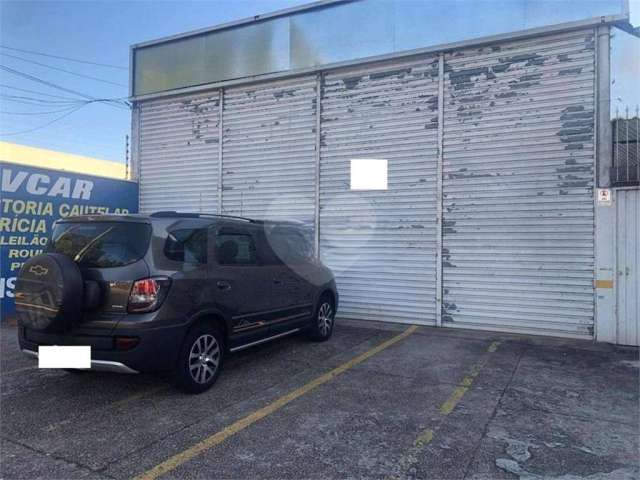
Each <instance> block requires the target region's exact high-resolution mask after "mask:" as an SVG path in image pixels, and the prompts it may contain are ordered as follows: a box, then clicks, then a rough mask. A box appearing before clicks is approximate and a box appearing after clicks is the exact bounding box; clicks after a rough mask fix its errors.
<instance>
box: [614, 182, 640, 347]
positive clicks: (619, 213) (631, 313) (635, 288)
mask: <svg viewBox="0 0 640 480" xmlns="http://www.w3.org/2000/svg"><path fill="white" fill-rule="evenodd" d="M615 203H616V225H617V226H616V272H617V275H616V280H617V281H614V288H615V295H616V317H617V335H616V337H617V341H616V343H619V344H621V345H640V280H638V271H639V270H640V251H639V250H640V189H637V188H635V189H629V190H627V189H623V190H618V191H616V202H615Z"/></svg>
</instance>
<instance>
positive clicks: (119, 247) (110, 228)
mask: <svg viewBox="0 0 640 480" xmlns="http://www.w3.org/2000/svg"><path fill="white" fill-rule="evenodd" d="M150 237H151V226H149V225H146V224H144V223H133V222H131V223H130V222H126V223H125V222H77V223H66V222H65V223H59V224H57V225H56V226H55V227H54V229H53V232H52V234H51V241H50V242H49V246H48V248H47V250H48V251H49V252H55V253H62V254H64V255H66V256H68V257H70V258H71V259H73V260H74V261H75V262H76V263H78V265H81V266H83V267H98V268H107V267H121V266H123V265H128V264H130V263H133V262H135V261H137V260H140V259H141V258H142V257H143V256H144V254H145V252H146V251H147V248H148V246H149V238H150Z"/></svg>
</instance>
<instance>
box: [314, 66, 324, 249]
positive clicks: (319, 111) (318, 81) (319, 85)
mask: <svg viewBox="0 0 640 480" xmlns="http://www.w3.org/2000/svg"><path fill="white" fill-rule="evenodd" d="M321 126H322V73H318V76H317V77H316V151H315V156H316V157H315V161H316V185H315V187H316V190H315V211H314V217H315V218H314V223H315V229H314V230H315V232H314V235H315V237H314V243H315V245H314V246H315V253H316V258H317V259H320V147H321V145H322V143H321V136H320V128H321Z"/></svg>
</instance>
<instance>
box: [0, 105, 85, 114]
mask: <svg viewBox="0 0 640 480" xmlns="http://www.w3.org/2000/svg"><path fill="white" fill-rule="evenodd" d="M73 108H75V107H66V108H60V109H58V110H49V111H46V112H8V111H6V110H0V113H1V114H3V115H28V116H34V115H51V114H54V113H61V112H67V111H69V110H71V109H73Z"/></svg>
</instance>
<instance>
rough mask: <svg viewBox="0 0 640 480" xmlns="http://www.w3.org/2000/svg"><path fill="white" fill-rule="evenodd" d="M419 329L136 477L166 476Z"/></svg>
mask: <svg viewBox="0 0 640 480" xmlns="http://www.w3.org/2000/svg"><path fill="white" fill-rule="evenodd" d="M417 328H418V327H415V326H413V327H409V328H407V329H406V330H405V331H404V332H402V333H401V334H400V335H396V336H395V337H393V338H391V339H389V340H387V341H384V342H382V343H381V344H379V345H378V346H376V347H373V348H372V349H371V350H367V351H366V352H364V353H362V354H360V355H358V356H357V357H354V358H352V359H351V360H349V361H348V362H346V363H343V364H342V365H340V366H339V367H336V368H334V369H333V370H331V371H329V372H327V373H325V374H323V375H320V376H319V377H317V378H316V379H314V380H312V381H310V382H309V383H307V384H306V385H303V386H302V387H300V388H296V389H295V390H293V391H291V392H289V393H287V394H286V395H283V396H282V397H280V398H278V399H277V400H275V401H273V402H272V403H270V404H269V405H267V406H265V407H262V408H261V409H259V410H256V411H254V412H253V413H251V414H249V415H247V416H246V417H244V418H242V419H240V420H238V421H237V422H234V423H232V424H231V425H229V426H228V427H226V428H225V429H224V430H221V431H219V432H218V433H216V434H214V435H211V436H210V437H207V438H205V439H204V440H202V441H200V442H198V443H196V444H195V445H193V446H191V447H189V448H187V449H186V450H184V451H182V452H180V453H178V454H176V455H174V456H172V457H170V458H168V459H167V460H165V461H164V462H162V463H160V464H158V465H156V466H155V467H153V468H151V469H150V470H147V471H146V472H144V473H141V474H140V475H138V476H137V477H135V479H134V480H153V479H156V478H158V477H160V476H161V475H164V474H165V473H168V472H170V471H172V470H175V469H176V468H177V467H179V466H180V465H182V464H183V463H185V462H188V461H189V460H191V459H193V458H195V457H197V456H198V455H200V454H201V453H203V452H204V451H206V450H209V449H210V448H213V447H215V446H216V445H219V444H221V443H222V442H224V441H225V440H226V439H227V438H229V437H231V436H233V435H235V434H236V433H238V432H240V431H242V430H244V429H245V428H247V427H249V426H250V425H252V424H254V423H256V422H257V421H259V420H261V419H263V418H265V417H267V416H268V415H271V414H272V413H274V412H276V411H278V410H280V409H281V408H282V407H284V406H285V405H287V404H288V403H290V402H292V401H293V400H295V399H297V398H299V397H301V396H302V395H304V394H306V393H309V392H310V391H311V390H313V389H314V388H317V387H319V386H320V385H323V384H325V383H327V382H329V381H331V380H333V379H334V378H335V377H337V376H338V375H340V374H342V373H344V372H346V371H347V370H349V369H350V368H352V367H355V366H356V365H358V364H360V363H362V362H364V361H365V360H367V359H369V358H371V357H373V356H374V355H376V354H378V353H380V352H381V351H383V350H384V349H386V348H388V347H390V346H391V345H393V344H395V343H398V342H399V341H401V340H403V339H405V338H407V337H408V336H409V335H411V334H412V333H413V332H415V331H416V330H417Z"/></svg>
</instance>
